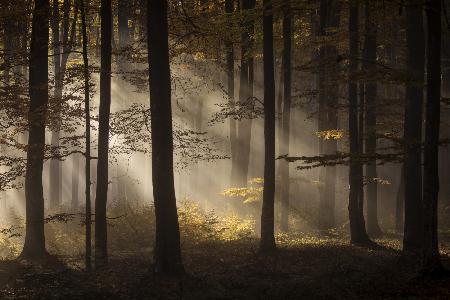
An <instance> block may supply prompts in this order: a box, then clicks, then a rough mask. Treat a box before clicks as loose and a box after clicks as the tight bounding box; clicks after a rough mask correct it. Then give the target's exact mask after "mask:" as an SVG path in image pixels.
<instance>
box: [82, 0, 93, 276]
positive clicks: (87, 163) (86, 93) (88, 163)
mask: <svg viewBox="0 0 450 300" xmlns="http://www.w3.org/2000/svg"><path fill="white" fill-rule="evenodd" d="M79 2H80V3H79V6H80V12H81V30H82V36H83V75H84V115H85V131H86V151H85V154H84V155H85V171H84V172H85V173H84V176H85V197H86V207H85V209H86V210H85V223H86V240H85V250H86V253H85V264H86V270H87V271H90V270H91V267H92V266H91V252H92V250H91V221H92V220H91V214H92V212H91V107H90V102H89V93H90V91H89V90H90V89H89V79H90V75H89V59H88V52H87V51H88V50H87V45H88V40H87V28H86V12H85V6H84V0H79Z"/></svg>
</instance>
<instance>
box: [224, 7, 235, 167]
mask: <svg viewBox="0 0 450 300" xmlns="http://www.w3.org/2000/svg"><path fill="white" fill-rule="evenodd" d="M233 12H234V0H226V1H225V13H227V14H229V26H230V27H231V26H232V21H231V14H233ZM225 46H226V51H227V87H228V90H227V92H228V98H229V103H230V108H231V109H232V110H233V111H234V108H235V99H234V88H235V87H234V46H233V42H232V41H231V40H229V41H227V42H226V45H225ZM236 135H237V128H236V119H235V118H234V116H231V117H230V147H231V166H232V167H233V166H236V161H235V160H236V147H237V144H236V143H237V140H236V138H237V137H236Z"/></svg>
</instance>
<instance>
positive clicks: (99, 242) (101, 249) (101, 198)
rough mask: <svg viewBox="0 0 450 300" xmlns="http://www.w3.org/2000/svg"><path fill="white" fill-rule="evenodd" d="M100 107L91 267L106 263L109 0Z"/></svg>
mask: <svg viewBox="0 0 450 300" xmlns="http://www.w3.org/2000/svg"><path fill="white" fill-rule="evenodd" d="M100 14H101V62H100V108H99V131H98V161H97V191H96V198H95V266H96V267H102V266H104V265H106V264H107V263H108V251H107V223H106V203H107V199H108V148H109V115H110V109H111V38H112V36H111V28H112V15H111V0H102V2H101V12H100Z"/></svg>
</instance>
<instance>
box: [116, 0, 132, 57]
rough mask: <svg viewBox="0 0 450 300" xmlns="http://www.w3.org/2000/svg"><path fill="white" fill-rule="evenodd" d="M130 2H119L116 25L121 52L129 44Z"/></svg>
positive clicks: (120, 0) (123, 0) (122, 0)
mask: <svg viewBox="0 0 450 300" xmlns="http://www.w3.org/2000/svg"><path fill="white" fill-rule="evenodd" d="M129 2H130V1H125V0H119V4H118V10H117V11H118V14H117V23H118V31H119V48H120V49H119V50H123V47H126V46H127V45H128V43H129V36H130V31H129V28H128V14H129V5H130V3H129Z"/></svg>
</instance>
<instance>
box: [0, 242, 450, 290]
mask: <svg viewBox="0 0 450 300" xmlns="http://www.w3.org/2000/svg"><path fill="white" fill-rule="evenodd" d="M377 242H378V243H379V245H381V247H380V248H377V249H367V248H363V247H355V246H351V245H349V244H348V242H347V241H346V240H345V239H338V238H331V239H330V238H327V239H319V238H313V237H311V238H307V237H288V236H284V237H279V238H278V244H279V249H278V252H277V253H276V255H274V256H271V257H268V256H265V257H263V256H259V255H258V254H257V246H258V244H257V240H256V239H245V240H237V241H228V242H210V243H208V242H202V243H198V244H193V245H189V246H186V245H184V246H183V258H184V264H185V268H186V271H187V272H186V275H185V276H183V277H181V278H177V279H168V278H155V276H154V275H153V274H152V272H151V253H150V252H148V253H147V254H146V253H144V252H143V253H141V254H140V255H135V254H128V255H125V254H123V255H116V256H114V257H112V258H111V260H110V265H109V267H108V268H107V269H104V270H101V271H93V272H92V273H90V274H88V273H86V272H84V271H83V270H82V269H81V268H78V267H77V263H76V261H77V259H79V260H80V261H81V259H82V258H81V257H79V258H77V257H71V258H68V257H57V259H58V261H59V262H60V263H55V261H53V262H52V263H49V264H48V265H44V266H39V267H37V266H30V265H26V264H24V263H20V262H18V261H2V262H1V263H0V286H1V288H0V299H397V298H403V299H405V298H406V299H450V279H433V280H431V279H424V278H421V277H420V276H419V275H418V273H417V266H418V264H417V263H414V262H411V261H405V260H403V259H401V258H400V252H399V250H398V249H399V244H400V243H399V241H398V240H397V239H396V238H395V237H393V238H389V239H383V240H377ZM443 262H444V264H445V265H446V266H447V268H450V257H449V256H448V253H445V251H444V253H443Z"/></svg>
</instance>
